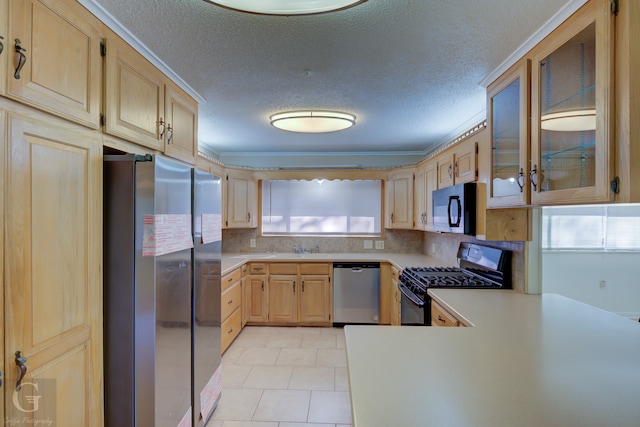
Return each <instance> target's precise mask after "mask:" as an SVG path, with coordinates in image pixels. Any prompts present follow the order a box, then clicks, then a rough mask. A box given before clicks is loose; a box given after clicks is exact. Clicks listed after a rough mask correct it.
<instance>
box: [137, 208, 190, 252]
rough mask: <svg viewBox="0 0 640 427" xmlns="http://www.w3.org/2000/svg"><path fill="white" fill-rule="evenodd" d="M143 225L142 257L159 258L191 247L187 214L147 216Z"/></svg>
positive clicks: (188, 216)
mask: <svg viewBox="0 0 640 427" xmlns="http://www.w3.org/2000/svg"><path fill="white" fill-rule="evenodd" d="M143 223H144V227H143V232H142V256H160V255H165V254H170V253H173V252H178V251H181V250H183V249H191V248H192V247H193V237H192V235H191V215H189V214H155V215H152V214H147V215H144V218H143Z"/></svg>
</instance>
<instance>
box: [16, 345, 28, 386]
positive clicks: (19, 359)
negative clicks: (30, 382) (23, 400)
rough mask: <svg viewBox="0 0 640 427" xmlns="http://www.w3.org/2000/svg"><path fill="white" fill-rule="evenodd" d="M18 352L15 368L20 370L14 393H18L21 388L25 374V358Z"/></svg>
mask: <svg viewBox="0 0 640 427" xmlns="http://www.w3.org/2000/svg"><path fill="white" fill-rule="evenodd" d="M20 353H21V352H20V350H18V351H16V353H15V354H16V359H15V360H16V366H18V368H20V376H19V377H18V381H16V391H20V389H21V388H22V380H23V379H24V376H25V374H26V373H27V365H26V363H27V358H26V357H24V356H22V355H21V354H20Z"/></svg>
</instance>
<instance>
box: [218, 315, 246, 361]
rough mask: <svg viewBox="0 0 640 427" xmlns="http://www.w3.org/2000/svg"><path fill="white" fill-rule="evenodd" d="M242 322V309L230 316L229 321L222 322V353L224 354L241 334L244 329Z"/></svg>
mask: <svg viewBox="0 0 640 427" xmlns="http://www.w3.org/2000/svg"><path fill="white" fill-rule="evenodd" d="M241 322H242V316H241V313H240V309H237V310H236V311H234V312H233V313H231V316H229V318H227V320H225V321H224V322H222V331H221V337H220V344H221V347H222V352H224V351H225V350H226V349H227V347H229V345H230V344H231V343H232V342H233V340H234V339H235V338H236V337H237V336H238V334H239V333H240V329H241V328H242V326H241Z"/></svg>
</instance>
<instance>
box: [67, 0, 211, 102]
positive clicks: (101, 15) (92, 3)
mask: <svg viewBox="0 0 640 427" xmlns="http://www.w3.org/2000/svg"><path fill="white" fill-rule="evenodd" d="M78 3H80V4H81V5H83V6H84V7H85V8H86V9H87V10H88V11H89V12H91V13H93V14H94V15H95V16H96V17H97V18H98V19H100V20H101V21H102V22H103V23H104V24H105V25H107V26H108V27H109V28H111V29H112V30H113V31H115V32H116V33H117V34H118V35H119V36H120V37H122V38H123V39H124V40H125V41H126V42H127V43H129V44H130V45H131V46H133V48H134V49H135V50H137V51H138V52H139V53H140V54H141V55H142V56H144V57H145V58H146V59H148V60H149V61H150V62H151V63H152V64H153V65H155V66H156V67H157V68H158V69H159V70H160V71H162V72H163V73H164V74H166V75H167V77H169V78H170V79H171V80H173V81H174V82H175V83H176V84H177V85H178V86H180V87H181V88H182V89H183V90H184V91H185V92H187V93H188V94H189V95H190V96H191V97H192V98H194V99H195V100H196V101H198V103H199V104H204V103H205V102H207V100H206V99H205V98H204V97H203V96H202V95H200V94H199V93H198V92H196V90H195V89H194V88H192V87H191V86H190V85H189V83H187V82H186V81H184V80H183V79H182V77H180V76H179V75H178V74H177V73H176V72H175V71H173V70H172V69H171V68H170V67H169V66H168V65H167V64H165V63H164V61H162V59H160V58H159V57H158V56H157V55H156V54H155V53H153V52H152V51H151V49H149V48H148V47H147V46H146V45H145V44H144V43H142V41H140V39H138V38H137V37H136V36H135V35H133V33H132V32H131V31H129V29H128V28H126V27H125V26H124V25H122V23H120V21H118V20H117V19H116V18H115V17H114V16H113V15H111V14H110V13H109V12H108V11H107V10H106V9H105V8H104V7H102V5H100V4H99V3H98V2H97V1H96V0H78Z"/></svg>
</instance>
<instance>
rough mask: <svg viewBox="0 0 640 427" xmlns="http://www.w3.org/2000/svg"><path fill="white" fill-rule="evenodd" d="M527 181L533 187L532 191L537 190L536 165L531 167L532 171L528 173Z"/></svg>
mask: <svg viewBox="0 0 640 427" xmlns="http://www.w3.org/2000/svg"><path fill="white" fill-rule="evenodd" d="M529 181H531V185H533V191H537V190H538V165H533V169H532V170H530V171H529Z"/></svg>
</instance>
